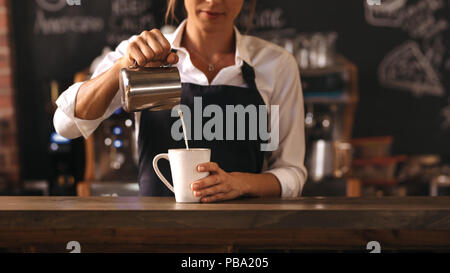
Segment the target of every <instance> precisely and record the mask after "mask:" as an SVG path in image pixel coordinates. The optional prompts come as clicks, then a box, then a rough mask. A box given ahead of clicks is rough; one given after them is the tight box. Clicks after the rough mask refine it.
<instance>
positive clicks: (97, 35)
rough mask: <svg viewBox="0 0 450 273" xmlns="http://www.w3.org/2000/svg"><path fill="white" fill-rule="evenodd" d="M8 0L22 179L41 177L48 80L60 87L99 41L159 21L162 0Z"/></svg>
mask: <svg viewBox="0 0 450 273" xmlns="http://www.w3.org/2000/svg"><path fill="white" fill-rule="evenodd" d="M68 3H70V4H72V5H69V4H68ZM11 4H12V14H13V34H14V44H15V59H16V74H15V77H16V87H17V92H16V103H17V108H18V111H17V115H18V125H19V126H18V133H19V145H20V147H21V149H20V150H21V152H20V162H21V173H22V177H23V178H24V179H46V178H47V176H48V174H49V173H51V170H50V168H51V167H50V166H51V164H50V163H49V162H50V158H49V153H48V145H49V140H50V134H51V132H53V131H54V129H53V122H52V118H53V108H52V105H51V96H50V82H51V81H53V80H56V81H57V82H58V83H59V86H60V90H61V92H62V91H64V90H65V89H66V88H67V87H69V86H70V85H71V84H72V82H73V77H74V75H75V73H77V72H79V71H81V70H83V69H85V68H87V67H89V65H90V63H91V62H92V60H93V59H94V58H95V57H97V56H98V55H100V54H101V52H102V49H103V48H104V47H106V46H108V47H110V48H112V49H113V48H114V47H116V46H117V45H118V43H119V42H120V41H122V40H124V39H128V38H129V37H130V36H131V35H133V34H138V33H140V32H141V31H142V30H144V29H152V28H156V27H160V26H161V24H162V23H163V16H164V15H163V13H162V10H164V9H165V6H166V4H165V1H162V0H158V1H156V0H155V1H152V0H89V1H87V0H80V1H78V0H77V1H67V0H31V1H11ZM78 4H79V5H78ZM76 143H77V145H75V147H74V149H83V143H82V141H81V139H80V140H78V141H77V142H76Z"/></svg>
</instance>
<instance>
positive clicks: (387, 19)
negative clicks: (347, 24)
mask: <svg viewBox="0 0 450 273" xmlns="http://www.w3.org/2000/svg"><path fill="white" fill-rule="evenodd" d="M405 5H406V0H383V1H381V5H370V4H369V3H368V2H367V1H366V2H365V4H364V6H365V16H366V21H367V22H368V23H369V24H371V25H374V26H388V27H397V26H400V24H401V23H402V18H400V17H399V16H398V13H399V11H400V10H401V8H403V7H404V6H405Z"/></svg>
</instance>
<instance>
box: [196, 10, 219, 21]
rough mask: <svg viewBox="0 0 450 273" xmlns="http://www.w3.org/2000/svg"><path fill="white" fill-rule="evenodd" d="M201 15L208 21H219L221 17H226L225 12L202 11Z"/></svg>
mask: <svg viewBox="0 0 450 273" xmlns="http://www.w3.org/2000/svg"><path fill="white" fill-rule="evenodd" d="M200 13H201V14H202V15H203V16H205V17H206V18H208V19H217V18H219V17H220V16H222V15H224V13H223V12H217V11H210V10H201V11H200Z"/></svg>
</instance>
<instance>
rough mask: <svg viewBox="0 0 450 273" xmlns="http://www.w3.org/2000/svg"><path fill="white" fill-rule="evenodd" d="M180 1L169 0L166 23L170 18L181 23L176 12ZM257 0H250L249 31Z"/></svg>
mask: <svg viewBox="0 0 450 273" xmlns="http://www.w3.org/2000/svg"><path fill="white" fill-rule="evenodd" d="M178 1H179V0H167V11H166V24H167V23H168V22H169V20H171V22H173V21H176V22H177V23H179V20H178V18H177V16H176V14H175V13H176V8H177V2H178ZM256 1H257V0H250V6H249V10H250V14H249V17H248V22H247V32H248V31H249V30H250V28H251V26H252V22H253V17H254V16H255V10H256Z"/></svg>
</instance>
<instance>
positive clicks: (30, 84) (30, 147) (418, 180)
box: [0, 0, 450, 197]
mask: <svg viewBox="0 0 450 273" xmlns="http://www.w3.org/2000/svg"><path fill="white" fill-rule="evenodd" d="M246 2H248V1H246ZM165 8H166V1H165V0H89V1H87V0H79V1H76V0H73V1H72V0H71V1H67V0H27V1H11V0H0V195H80V196H86V195H113V196H116V195H117V196H127V195H137V192H138V185H137V182H136V177H137V167H136V161H137V158H136V147H135V143H134V138H135V135H134V130H133V126H134V116H133V115H130V114H128V113H126V112H124V111H123V110H122V109H117V111H116V113H114V114H113V115H112V116H111V118H109V119H108V120H107V121H105V122H104V123H103V124H102V125H101V126H100V127H99V128H98V129H97V131H96V132H95V133H94V134H93V135H92V136H91V137H90V138H89V139H88V140H84V139H82V138H80V139H75V140H68V139H65V138H63V137H61V136H58V135H57V134H56V133H55V130H54V128H53V122H52V118H53V113H54V111H55V100H56V99H57V97H58V96H59V94H60V93H61V92H63V91H64V90H65V89H67V87H69V86H70V85H71V84H73V83H74V82H75V81H84V80H86V79H88V78H89V77H90V73H92V71H93V69H94V68H95V66H96V64H97V63H98V60H100V59H101V56H103V55H104V54H106V53H107V52H109V51H110V50H113V49H114V48H115V47H116V46H117V45H118V43H119V42H120V41H122V40H124V39H128V38H129V37H130V36H131V35H133V34H138V33H140V32H142V31H143V30H145V29H152V28H161V27H163V26H164V14H165ZM248 8H249V7H248V3H246V4H245V7H244V10H243V12H242V13H241V16H240V17H239V19H238V21H237V25H238V27H239V28H240V29H241V30H242V31H243V32H245V29H246V24H247V21H248V14H249V13H248ZM449 9H450V1H448V0H351V1H332V0H315V1H287V0H280V1H271V0H258V1H257V12H256V15H255V17H254V18H253V25H252V29H251V30H250V33H249V34H252V35H255V36H258V37H260V38H262V39H267V40H270V41H272V42H275V43H277V44H279V45H280V46H282V47H284V48H285V49H287V50H288V51H290V52H291V53H292V54H293V55H294V56H295V57H296V59H297V62H298V65H299V68H300V73H301V78H302V84H303V95H304V101H305V129H306V137H307V141H306V145H307V155H306V161H305V163H306V165H307V167H308V171H309V179H308V182H307V183H306V186H305V188H304V190H303V195H305V196H349V197H353V196H405V195H434V196H435V195H448V194H449V193H450V191H449V189H450V188H449V187H448V186H449V185H450V178H449V176H450V96H449V79H450V75H449V71H450V56H449V50H448V49H449V48H450V45H449V38H450V35H449V14H450V13H449ZM179 13H180V17H182V10H180V12H179ZM299 145H300V144H299Z"/></svg>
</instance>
